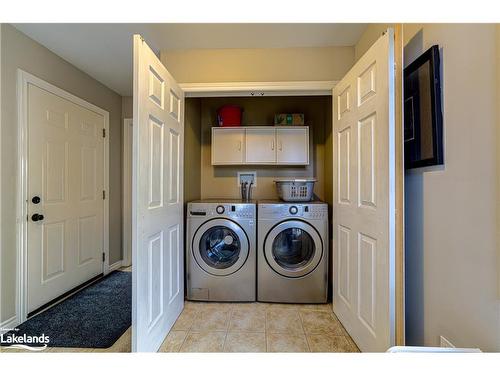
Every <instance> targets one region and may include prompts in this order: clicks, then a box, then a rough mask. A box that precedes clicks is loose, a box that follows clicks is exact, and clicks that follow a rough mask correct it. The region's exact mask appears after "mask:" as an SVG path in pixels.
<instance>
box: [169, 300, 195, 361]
mask: <svg viewBox="0 0 500 375" xmlns="http://www.w3.org/2000/svg"><path fill="white" fill-rule="evenodd" d="M184 308H185V307H184ZM196 309H198V307H197V308H196ZM200 313H201V312H200V311H199V310H196V313H195V318H194V319H193V321H192V322H191V324H190V325H189V328H188V330H187V332H186V336H184V339H183V340H182V343H181V346H179V350H177V353H181V349H182V347H183V346H184V343H185V342H186V340H187V338H188V336H189V334H190V333H191V328H193V324H194V322H195V321H196V319H197V318H198V315H199V314H200ZM181 314H182V313H181ZM174 324H175V323H174Z"/></svg>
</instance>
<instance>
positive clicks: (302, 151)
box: [276, 127, 309, 165]
mask: <svg viewBox="0 0 500 375" xmlns="http://www.w3.org/2000/svg"><path fill="white" fill-rule="evenodd" d="M276 142H277V153H276V161H277V163H278V164H288V165H290V164H297V165H307V164H309V128H307V127H300V128H283V129H276Z"/></svg>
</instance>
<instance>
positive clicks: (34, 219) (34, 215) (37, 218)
mask: <svg viewBox="0 0 500 375" xmlns="http://www.w3.org/2000/svg"><path fill="white" fill-rule="evenodd" d="M31 220H33V221H40V220H43V215H40V214H33V215H32V216H31Z"/></svg>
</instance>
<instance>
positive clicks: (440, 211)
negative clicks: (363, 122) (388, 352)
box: [404, 24, 500, 351]
mask: <svg viewBox="0 0 500 375" xmlns="http://www.w3.org/2000/svg"><path fill="white" fill-rule="evenodd" d="M497 37H498V26H497ZM404 38H405V62H406V64H408V63H410V62H411V61H413V60H414V59H415V58H416V57H417V56H419V55H420V54H421V53H422V52H424V51H425V50H427V49H428V48H429V47H430V46H431V45H433V44H439V47H440V49H441V62H442V91H443V119H444V152H445V155H444V161H445V164H444V166H442V167H433V168H428V169H419V170H415V171H412V172H408V173H407V175H406V178H405V190H406V200H405V203H406V207H405V209H406V223H405V224H406V282H407V285H406V292H407V293H406V302H407V304H406V318H407V324H406V328H407V331H406V333H407V340H408V341H407V342H408V344H410V345H422V344H423V345H433V346H435V345H439V336H440V335H443V336H445V337H447V338H448V339H449V340H451V342H452V343H453V344H455V345H457V346H460V347H479V348H481V349H482V350H485V351H500V301H499V295H498V289H497V287H498V272H499V267H498V265H499V263H498V259H497V257H498V254H497V253H498V251H497V238H496V233H497V232H496V231H497V224H496V218H497V214H498V213H497V210H498V202H499V199H498V195H497V191H496V187H495V186H496V185H495V184H496V181H497V175H498V168H499V166H500V163H499V162H498V161H497V159H496V150H497V148H498V140H497V138H496V135H497V131H498V123H497V118H496V108H495V105H498V104H500V103H498V100H497V102H496V103H495V95H496V92H497V89H498V87H495V85H497V86H498V84H499V83H500V82H499V81H497V82H496V81H495V79H494V78H493V77H495V73H496V72H495V70H497V71H498V65H499V64H498V61H499V58H500V57H499V52H498V50H496V47H495V26H494V25H488V24H484V25H472V24H469V25H453V24H447V25H438V24H426V25H405V26H404ZM496 45H497V47H498V45H499V42H498V40H497V41H496Z"/></svg>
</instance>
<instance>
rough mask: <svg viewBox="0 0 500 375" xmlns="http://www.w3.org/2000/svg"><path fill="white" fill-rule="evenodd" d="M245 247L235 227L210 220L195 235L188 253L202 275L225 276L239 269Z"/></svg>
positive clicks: (243, 237) (228, 222)
mask: <svg viewBox="0 0 500 375" xmlns="http://www.w3.org/2000/svg"><path fill="white" fill-rule="evenodd" d="M248 247H249V242H248V237H247V235H246V233H245V231H244V230H243V229H242V228H241V227H240V226H239V225H238V224H236V223H235V222H233V221H231V220H228V219H213V220H209V221H207V222H205V223H204V224H203V225H202V226H200V227H199V228H198V230H197V231H196V234H195V235H194V238H193V243H192V253H193V256H194V258H195V259H196V262H197V263H198V265H199V266H200V267H201V268H203V270H205V271H206V272H208V273H210V274H212V275H216V276H227V275H230V274H232V273H234V272H236V271H238V270H239V269H240V268H241V267H242V266H243V264H244V263H245V261H246V259H247V257H248Z"/></svg>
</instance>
